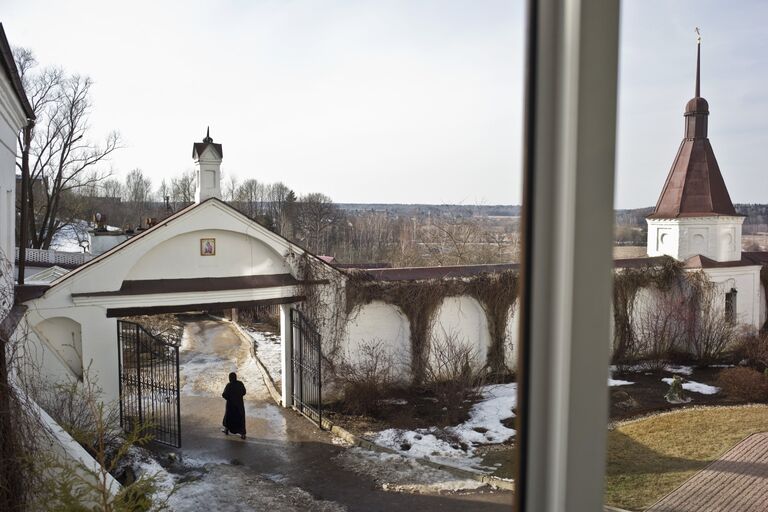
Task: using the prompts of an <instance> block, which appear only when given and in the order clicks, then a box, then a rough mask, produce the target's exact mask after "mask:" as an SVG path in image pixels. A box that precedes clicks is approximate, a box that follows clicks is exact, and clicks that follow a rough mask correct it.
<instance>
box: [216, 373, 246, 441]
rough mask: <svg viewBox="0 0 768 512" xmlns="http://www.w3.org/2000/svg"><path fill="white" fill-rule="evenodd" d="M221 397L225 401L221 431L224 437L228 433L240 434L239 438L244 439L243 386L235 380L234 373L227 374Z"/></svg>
mask: <svg viewBox="0 0 768 512" xmlns="http://www.w3.org/2000/svg"><path fill="white" fill-rule="evenodd" d="M221 396H222V398H224V399H225V400H226V401H227V406H226V409H225V410H224V421H223V425H224V426H223V427H222V428H221V431H222V432H224V434H225V435H229V434H230V432H231V433H232V434H240V437H241V438H242V439H245V404H244V403H243V397H244V396H245V385H244V384H243V383H242V382H240V381H239V380H237V374H236V373H235V372H232V373H230V374H229V384H227V385H226V387H225V388H224V392H223V393H222V394H221Z"/></svg>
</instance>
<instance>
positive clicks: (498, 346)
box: [346, 270, 518, 384]
mask: <svg viewBox="0 0 768 512" xmlns="http://www.w3.org/2000/svg"><path fill="white" fill-rule="evenodd" d="M517 282H518V279H517V273H516V272H515V271H512V270H509V271H505V272H500V273H494V274H480V275H478V276H472V277H469V278H462V279H459V278H455V279H450V278H448V279H426V280H419V281H377V280H374V279H372V278H371V277H370V275H369V274H367V273H365V272H364V271H353V272H350V273H349V278H348V280H347V288H346V313H347V315H346V316H347V317H348V318H349V316H350V315H351V314H352V313H353V311H354V310H355V308H356V307H358V306H363V305H366V304H369V303H371V302H373V301H382V302H385V303H388V304H392V305H394V306H397V307H398V308H400V310H401V311H402V312H403V314H404V315H405V316H406V318H407V319H408V322H409V324H410V332H411V340H410V341H411V373H412V376H413V382H414V383H415V384H420V383H421V382H422V381H423V379H424V371H425V367H426V359H427V356H428V353H429V342H430V334H431V331H432V327H433V324H434V319H435V314H436V312H437V310H438V308H439V307H440V305H441V304H442V303H443V300H445V299H446V298H448V297H456V296H461V295H467V296H471V297H473V298H475V299H476V300H477V301H478V302H479V303H480V305H481V307H482V308H483V310H484V312H485V315H486V319H487V322H488V329H489V331H490V335H491V340H492V341H491V347H490V350H489V354H488V361H487V363H488V367H489V369H490V371H491V372H492V373H497V374H501V373H504V372H505V365H504V342H505V339H506V327H507V319H508V315H509V312H510V311H511V308H512V307H513V305H514V303H515V300H516V298H517V288H518V286H517Z"/></svg>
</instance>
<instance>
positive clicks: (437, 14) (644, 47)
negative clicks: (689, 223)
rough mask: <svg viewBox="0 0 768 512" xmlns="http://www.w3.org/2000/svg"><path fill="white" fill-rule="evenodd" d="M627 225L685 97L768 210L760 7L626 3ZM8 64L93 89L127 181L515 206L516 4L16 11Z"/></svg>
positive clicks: (519, 45) (98, 4) (105, 5)
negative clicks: (699, 104) (31, 55)
mask: <svg viewBox="0 0 768 512" xmlns="http://www.w3.org/2000/svg"><path fill="white" fill-rule="evenodd" d="M622 8H623V12H622V18H623V19H622V46H621V76H620V104H619V105H620V108H619V125H620V128H619V144H618V162H617V172H618V183H617V196H616V197H617V206H618V207H625V208H626V207H639V206H647V205H652V204H654V203H655V201H656V198H657V196H658V193H659V190H660V188H661V186H662V184H663V181H664V178H665V176H666V174H667V172H668V170H669V166H670V164H671V163H672V159H673V158H674V155H675V152H676V150H677V146H678V144H679V143H680V138H681V136H682V129H683V120H682V112H683V107H684V105H685V102H686V101H687V100H688V99H689V98H690V97H691V96H692V95H693V81H694V66H695V60H694V57H695V36H694V34H693V28H694V27H695V26H697V25H698V26H701V27H702V34H703V38H704V43H703V47H702V59H703V65H702V95H703V96H705V97H706V98H707V99H708V100H709V104H710V109H711V116H710V136H711V138H712V143H713V146H714V148H715V153H716V155H717V157H718V160H719V163H720V167H721V169H722V171H723V174H724V176H725V180H726V183H727V185H728V187H729V189H730V191H731V197H732V198H733V200H734V201H737V202H768V178H767V177H766V169H765V166H764V163H763V160H762V155H763V154H765V150H764V149H763V146H765V145H766V143H768V99H767V98H768V95H767V94H765V93H764V91H765V90H766V89H767V88H768V55H766V54H768V52H766V51H765V49H766V42H765V33H766V27H765V26H764V25H762V23H763V20H765V19H766V18H768V3H764V2H760V1H757V0H756V1H751V2H748V1H740V2H739V1H734V2H727V3H726V2H719V1H717V0H712V1H702V0H695V1H694V0H686V1H682V0H678V1H675V2H669V1H667V0H653V1H649V0H631V1H624V2H623V3H622ZM0 16H1V18H0V21H2V22H3V24H4V26H5V30H6V33H7V35H8V37H9V39H10V40H11V44H14V45H20V46H25V47H28V48H31V49H32V50H34V52H35V53H36V55H37V56H38V59H39V60H40V61H41V63H44V64H56V65H61V66H63V67H64V68H66V69H67V70H69V71H73V72H79V73H82V74H87V75H89V76H91V77H92V78H93V79H94V81H95V86H94V89H93V100H94V102H95V110H94V114H93V117H92V123H91V124H92V126H93V133H94V135H95V136H97V135H103V134H105V133H106V132H107V131H109V130H111V129H117V130H119V131H120V132H121V134H122V136H123V138H124V141H125V144H126V148H125V149H122V150H121V151H120V152H119V153H118V154H116V156H115V157H114V158H113V159H112V162H111V165H112V167H113V170H114V172H115V173H116V174H119V175H124V174H125V173H126V172H127V171H129V170H131V169H133V168H136V167H138V168H141V169H143V170H144V171H145V172H146V173H147V174H149V175H150V176H151V177H152V178H153V180H154V184H155V185H157V184H158V183H159V182H160V180H161V179H163V178H170V177H171V176H173V175H175V174H178V173H180V172H182V171H184V170H187V169H191V168H192V160H191V150H192V143H193V142H195V141H199V140H201V139H202V137H203V136H204V133H205V128H206V126H207V125H210V126H211V136H212V137H213V139H214V140H215V141H216V142H220V143H222V144H224V154H225V159H224V164H223V166H222V168H223V170H224V172H225V174H234V175H235V176H237V177H238V178H239V179H241V180H242V179H245V178H256V179H258V180H262V181H267V182H272V181H283V182H285V183H286V184H287V185H289V186H290V187H292V188H294V189H295V190H296V191H297V192H298V193H306V192H314V191H320V192H324V193H326V194H328V195H330V196H331V197H332V198H333V199H334V200H336V201H338V202H389V203H392V202H406V203H416V202H418V203H464V204H467V203H483V204H497V203H505V204H509V203H518V202H519V201H520V163H521V155H520V150H521V140H522V132H521V122H522V121H521V114H522V96H523V92H522V79H523V77H522V73H523V44H524V33H523V29H524V2H523V1H521V0H505V1H502V0H498V1H497V0H480V1H478V0H464V1H448V0H433V1H417V0H403V1H394V0H391V1H385V0H371V1H365V0H346V1H341V0H339V1H330V0H328V1H326V0H293V1H290V0H271V1H266V0H259V1H245V0H241V1H228V2H222V1H216V2H214V1H211V0H208V1H206V2H199V1H185V2H181V1H179V2H171V1H162V2H160V1H154V2H148V1H143V0H142V1H138V0H134V1H132V2H129V3H125V2H120V3H117V2H106V1H97V0H69V1H67V2H53V1H50V0H49V1H41V0H5V1H4V2H3V10H2V12H1V13H0Z"/></svg>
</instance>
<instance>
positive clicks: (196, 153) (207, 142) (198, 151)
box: [192, 126, 224, 158]
mask: <svg viewBox="0 0 768 512" xmlns="http://www.w3.org/2000/svg"><path fill="white" fill-rule="evenodd" d="M208 146H211V147H212V148H213V150H214V151H216V154H217V155H219V158H224V150H223V149H222V148H221V144H214V142H213V139H212V138H211V127H210V126H209V127H208V129H207V130H206V132H205V137H204V138H203V142H195V143H194V144H193V145H192V158H200V156H201V155H202V154H203V152H204V151H205V149H206V148H207V147H208Z"/></svg>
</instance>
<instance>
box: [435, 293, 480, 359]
mask: <svg viewBox="0 0 768 512" xmlns="http://www.w3.org/2000/svg"><path fill="white" fill-rule="evenodd" d="M431 334H432V335H431V337H430V351H429V360H430V361H432V360H434V355H433V353H432V351H433V350H432V349H433V348H439V347H445V346H446V345H447V344H451V343H455V344H460V345H462V346H465V347H469V348H470V349H471V350H472V355H473V356H474V363H475V364H476V365H477V366H478V367H482V366H484V365H485V363H486V361H487V359H488V348H489V347H490V344H491V334H490V332H489V331H488V320H487V319H486V317H485V311H484V310H483V308H482V306H480V303H479V302H478V301H477V299H475V298H473V297H467V296H458V297H446V298H445V299H444V300H443V303H442V304H441V305H440V307H439V308H438V310H437V311H436V312H435V321H434V324H433V326H432V333H431Z"/></svg>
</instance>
